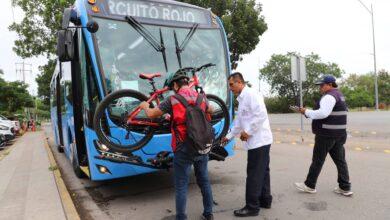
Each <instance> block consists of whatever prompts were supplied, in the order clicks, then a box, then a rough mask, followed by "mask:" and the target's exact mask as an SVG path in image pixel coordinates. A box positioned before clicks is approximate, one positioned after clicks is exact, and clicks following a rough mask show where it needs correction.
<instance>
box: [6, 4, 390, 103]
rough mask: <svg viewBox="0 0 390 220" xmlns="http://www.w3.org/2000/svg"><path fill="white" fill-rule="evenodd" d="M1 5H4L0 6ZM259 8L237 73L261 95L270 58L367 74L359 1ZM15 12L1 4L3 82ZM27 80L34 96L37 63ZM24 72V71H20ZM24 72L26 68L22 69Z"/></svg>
mask: <svg viewBox="0 0 390 220" xmlns="http://www.w3.org/2000/svg"><path fill="white" fill-rule="evenodd" d="M3 1H4V0H3ZM361 1H362V2H363V3H364V4H366V5H367V6H368V7H370V4H373V7H374V15H375V17H374V19H375V35H376V55H377V69H378V70H381V69H385V70H390V13H388V11H389V10H390V1H389V0H361ZM257 2H259V3H261V4H262V5H263V11H262V15H263V16H264V17H265V21H266V22H267V25H268V30H267V31H266V32H265V33H264V34H263V35H262V36H261V39H260V43H259V44H258V45H257V47H256V49H255V50H254V51H252V52H251V53H250V54H247V55H244V57H243V58H244V59H243V61H242V62H241V63H240V64H239V66H238V69H237V70H238V71H240V72H242V73H243V74H244V77H245V78H246V80H248V81H250V82H251V84H253V86H254V88H256V89H258V88H259V85H260V90H261V91H262V93H263V94H264V95H269V86H268V85H267V83H265V82H261V83H259V80H258V74H259V69H260V68H262V67H263V66H264V65H265V64H266V62H267V61H268V60H269V59H270V58H271V56H272V55H273V54H286V53H287V52H289V51H296V52H298V53H300V54H301V55H303V56H305V55H308V54H310V53H312V52H313V53H316V54H318V55H319V56H320V57H321V58H322V61H324V62H334V63H337V64H338V65H339V66H340V67H341V68H342V69H343V70H344V71H345V72H346V73H347V74H351V73H357V74H363V73H367V72H372V71H373V69H374V67H373V55H372V54H373V41H372V29H371V17H370V16H371V15H370V14H369V13H368V11H367V10H366V9H365V8H364V7H363V6H362V5H361V3H360V2H359V0H257ZM22 17H23V13H22V11H21V10H18V9H17V8H16V9H14V16H13V13H12V10H11V0H5V1H4V2H3V4H2V7H1V8H0V18H1V19H0V33H1V38H0V39H1V40H0V69H3V70H4V72H5V79H6V80H8V81H14V80H21V79H22V76H21V75H20V74H19V75H16V67H15V63H20V62H22V61H23V60H22V59H21V58H19V57H18V56H16V54H15V53H14V52H13V50H12V47H13V44H14V43H13V42H14V40H15V39H16V38H17V35H16V34H15V33H14V32H10V31H9V30H8V26H9V25H10V24H11V23H12V22H13V20H14V19H15V21H16V22H20V21H21V19H22ZM25 62H26V63H29V64H32V74H29V75H26V82H27V83H28V84H29V85H30V88H29V91H30V92H31V93H32V94H36V93H37V85H36V83H35V80H34V78H35V77H36V75H37V74H38V73H39V71H38V67H39V66H40V65H43V64H45V63H46V59H45V58H43V57H38V58H29V59H26V60H25ZM26 68H27V67H26ZM28 68H29V67H28Z"/></svg>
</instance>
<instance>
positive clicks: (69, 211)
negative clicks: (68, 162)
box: [43, 135, 80, 220]
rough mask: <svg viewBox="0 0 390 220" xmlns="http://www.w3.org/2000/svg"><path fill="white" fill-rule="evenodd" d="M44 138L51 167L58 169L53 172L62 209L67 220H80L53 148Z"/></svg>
mask: <svg viewBox="0 0 390 220" xmlns="http://www.w3.org/2000/svg"><path fill="white" fill-rule="evenodd" d="M43 138H44V145H45V148H46V151H47V155H48V157H49V162H50V166H51V167H56V169H54V170H53V175H54V179H55V181H56V184H57V189H58V193H59V194H60V198H61V203H62V207H63V209H64V213H65V216H66V219H68V220H80V216H79V214H78V212H77V210H76V207H75V205H74V203H73V200H72V197H71V196H70V194H69V191H68V189H67V188H66V186H65V183H64V180H63V179H62V177H61V172H60V170H59V168H58V165H57V162H56V161H55V159H54V155H53V152H52V151H51V148H50V147H49V144H48V142H47V139H46V136H45V135H43Z"/></svg>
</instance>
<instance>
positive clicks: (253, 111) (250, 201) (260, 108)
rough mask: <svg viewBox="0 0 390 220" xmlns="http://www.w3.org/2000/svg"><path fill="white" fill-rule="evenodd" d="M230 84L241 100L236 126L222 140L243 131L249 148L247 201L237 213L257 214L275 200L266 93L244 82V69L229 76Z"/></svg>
mask: <svg viewBox="0 0 390 220" xmlns="http://www.w3.org/2000/svg"><path fill="white" fill-rule="evenodd" d="M229 87H230V90H231V91H232V92H233V93H234V94H235V95H236V96H237V101H238V103H239V104H238V113H237V115H236V118H235V120H234V122H233V127H232V129H231V130H230V132H229V133H228V134H227V135H226V137H225V138H224V139H223V141H224V142H226V141H228V140H230V139H232V138H233V137H235V136H238V135H240V139H241V140H242V141H243V142H244V146H243V147H244V149H246V150H248V164H247V178H246V193H245V200H246V205H245V207H244V208H242V209H239V210H235V211H234V215H235V216H239V217H246V216H257V215H258V214H259V211H260V207H262V208H270V207H271V203H272V196H271V188H270V172H269V161H270V158H269V151H270V147H271V144H272V141H273V139H272V132H271V128H270V125H269V120H268V114H267V109H266V107H265V104H264V99H263V96H262V95H261V94H260V93H259V92H257V91H256V90H253V89H251V88H249V87H247V86H246V85H245V81H244V78H243V76H242V74H241V73H238V72H236V73H233V74H232V75H230V76H229Z"/></svg>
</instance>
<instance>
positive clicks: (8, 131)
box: [0, 121, 15, 141]
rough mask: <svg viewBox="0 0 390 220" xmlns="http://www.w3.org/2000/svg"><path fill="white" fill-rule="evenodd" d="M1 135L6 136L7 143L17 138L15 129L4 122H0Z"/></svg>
mask: <svg viewBox="0 0 390 220" xmlns="http://www.w3.org/2000/svg"><path fill="white" fill-rule="evenodd" d="M0 134H2V135H4V137H5V139H6V141H10V140H13V139H14V138H15V134H14V132H13V128H12V127H11V126H9V124H8V123H4V122H2V121H0Z"/></svg>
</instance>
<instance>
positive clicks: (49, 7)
mask: <svg viewBox="0 0 390 220" xmlns="http://www.w3.org/2000/svg"><path fill="white" fill-rule="evenodd" d="M73 3H74V0H34V1H31V0H12V4H13V5H14V6H19V7H20V8H21V9H22V10H23V11H24V14H25V16H24V18H23V20H22V21H21V22H20V23H12V24H11V25H10V26H9V30H11V31H15V32H16V33H17V34H18V36H19V39H17V40H15V45H14V47H13V50H14V51H15V53H16V54H17V55H18V56H20V57H23V58H29V57H33V56H40V55H44V56H46V57H47V58H48V63H47V64H46V65H44V66H41V67H40V71H41V74H39V76H38V77H37V79H36V81H37V83H38V95H39V96H41V97H43V99H44V103H45V104H48V100H49V97H50V92H49V91H50V79H51V77H52V74H53V71H52V70H54V68H55V62H54V59H55V56H54V55H55V50H56V42H57V37H56V36H57V31H58V30H59V29H60V27H61V20H62V13H63V11H64V8H66V7H69V6H71V5H72V4H73Z"/></svg>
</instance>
